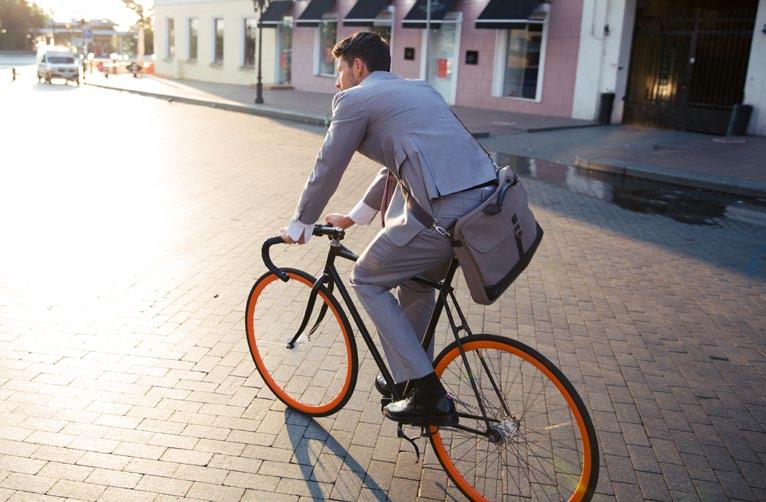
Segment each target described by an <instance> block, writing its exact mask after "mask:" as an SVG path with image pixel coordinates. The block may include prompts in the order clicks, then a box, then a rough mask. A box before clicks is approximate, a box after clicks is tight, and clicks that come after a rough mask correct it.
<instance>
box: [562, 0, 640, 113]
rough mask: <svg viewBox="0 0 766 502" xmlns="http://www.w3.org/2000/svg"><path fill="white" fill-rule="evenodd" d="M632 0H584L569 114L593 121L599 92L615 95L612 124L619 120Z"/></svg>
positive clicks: (632, 21) (633, 10)
mask: <svg viewBox="0 0 766 502" xmlns="http://www.w3.org/2000/svg"><path fill="white" fill-rule="evenodd" d="M635 16H636V0H584V2H583V15H582V24H581V26H580V48H579V51H578V56H577V76H576V79H575V93H574V101H573V104H572V117H573V118H578V119H585V120H595V119H596V117H597V116H598V111H599V103H600V99H601V94H602V93H604V92H613V93H614V94H615V100H614V108H613V109H612V123H620V122H622V113H623V107H624V102H623V98H624V97H625V89H626V86H627V81H628V68H629V65H630V48H631V42H632V40H633V27H634V25H635Z"/></svg>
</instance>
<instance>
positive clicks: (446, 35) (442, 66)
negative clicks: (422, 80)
mask: <svg viewBox="0 0 766 502" xmlns="http://www.w3.org/2000/svg"><path fill="white" fill-rule="evenodd" d="M458 29H459V24H458V23H454V22H453V23H450V22H443V23H442V24H441V27H439V28H436V29H432V30H431V33H430V37H431V40H430V48H429V51H430V56H429V58H428V59H429V61H428V78H427V79H428V83H430V84H431V85H432V86H433V87H434V89H436V90H437V91H439V94H441V95H442V97H443V98H444V100H445V101H446V102H447V103H449V104H451V105H452V104H455V88H456V85H455V84H456V83H457V76H456V74H455V72H456V70H457V63H458Z"/></svg>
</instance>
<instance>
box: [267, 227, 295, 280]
mask: <svg viewBox="0 0 766 502" xmlns="http://www.w3.org/2000/svg"><path fill="white" fill-rule="evenodd" d="M284 243H285V241H283V240H282V237H280V236H276V237H272V238H271V239H266V241H265V242H264V243H263V247H261V258H263V263H264V264H265V265H266V268H267V269H269V272H272V273H274V274H276V276H277V277H279V278H280V279H282V281H283V282H287V280H288V279H289V278H288V277H287V274H286V273H284V272H282V269H280V268H277V266H276V265H274V262H273V261H271V257H270V256H269V248H270V247H271V246H273V245H274V244H284Z"/></svg>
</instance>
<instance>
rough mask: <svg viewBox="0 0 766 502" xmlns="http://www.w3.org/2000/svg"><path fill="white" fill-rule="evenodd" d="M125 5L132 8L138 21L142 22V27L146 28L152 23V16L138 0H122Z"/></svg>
mask: <svg viewBox="0 0 766 502" xmlns="http://www.w3.org/2000/svg"><path fill="white" fill-rule="evenodd" d="M122 3H124V4H125V7H127V8H128V9H130V10H132V11H133V12H135V13H136V15H137V16H138V23H137V24H143V25H144V28H148V27H149V26H151V24H152V16H151V14H149V13H148V12H147V11H146V10H145V9H144V6H143V5H142V4H141V2H139V1H138V0H122Z"/></svg>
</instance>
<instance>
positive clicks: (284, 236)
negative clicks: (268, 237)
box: [279, 227, 306, 244]
mask: <svg viewBox="0 0 766 502" xmlns="http://www.w3.org/2000/svg"><path fill="white" fill-rule="evenodd" d="M279 236H280V237H282V240H283V241H285V244H305V243H306V240H305V238H304V237H303V235H301V238H300V239H298V240H297V241H294V240H293V239H292V238H291V237H290V234H289V233H287V227H282V228H281V229H280V230H279Z"/></svg>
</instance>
